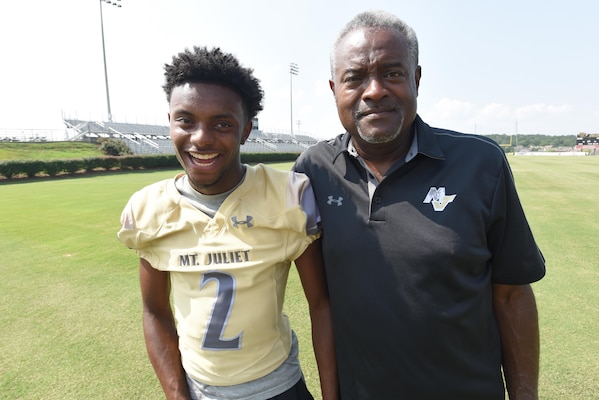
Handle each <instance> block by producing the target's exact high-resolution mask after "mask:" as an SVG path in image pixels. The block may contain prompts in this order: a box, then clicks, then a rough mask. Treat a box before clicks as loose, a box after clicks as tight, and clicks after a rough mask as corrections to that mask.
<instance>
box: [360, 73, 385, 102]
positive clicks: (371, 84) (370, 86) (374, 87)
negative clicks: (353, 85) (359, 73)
mask: <svg viewBox="0 0 599 400" xmlns="http://www.w3.org/2000/svg"><path fill="white" fill-rule="evenodd" d="M365 85H366V86H365V88H364V92H363V93H362V97H363V98H365V99H370V100H379V99H381V98H383V97H384V96H385V95H386V94H387V89H386V88H385V83H384V81H383V79H382V77H380V76H376V75H373V76H370V77H369V78H368V80H367V81H366V83H365Z"/></svg>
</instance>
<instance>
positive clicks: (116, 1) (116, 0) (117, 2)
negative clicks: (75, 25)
mask: <svg viewBox="0 0 599 400" xmlns="http://www.w3.org/2000/svg"><path fill="white" fill-rule="evenodd" d="M102 3H106V4H111V5H113V6H115V7H121V0H114V1H110V0H100V30H101V32H102V56H103V57H104V84H105V86H106V105H107V107H108V122H112V112H111V111H110V91H109V90H108V68H106V45H105V44H104V18H103V16H102Z"/></svg>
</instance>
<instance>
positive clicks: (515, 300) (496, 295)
mask: <svg viewBox="0 0 599 400" xmlns="http://www.w3.org/2000/svg"><path fill="white" fill-rule="evenodd" d="M493 306H494V311H495V318H496V319H497V324H498V327H499V334H500V338H501V354H502V366H503V373H504V376H505V381H506V387H507V391H508V394H509V398H510V399H511V400H537V399H538V380H539V348H540V344H539V323H538V315H537V306H536V301H535V297H534V293H533V291H532V288H531V287H530V285H502V284H494V285H493Z"/></svg>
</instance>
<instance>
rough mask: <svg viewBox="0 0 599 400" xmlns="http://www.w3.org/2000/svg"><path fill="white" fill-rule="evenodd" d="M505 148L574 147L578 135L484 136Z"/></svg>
mask: <svg viewBox="0 0 599 400" xmlns="http://www.w3.org/2000/svg"><path fill="white" fill-rule="evenodd" d="M484 136H486V137H488V138H490V139H493V140H494V141H495V142H497V144H499V145H501V146H504V147H512V148H513V147H574V146H576V135H561V136H553V135H521V134H518V135H505V134H503V135H497V134H493V135H484Z"/></svg>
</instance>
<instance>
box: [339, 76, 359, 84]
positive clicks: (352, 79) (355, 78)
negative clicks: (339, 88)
mask: <svg viewBox="0 0 599 400" xmlns="http://www.w3.org/2000/svg"><path fill="white" fill-rule="evenodd" d="M361 79H362V78H361V77H360V76H359V75H349V76H346V77H345V78H344V79H343V82H346V83H351V82H358V81H360V80H361Z"/></svg>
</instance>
